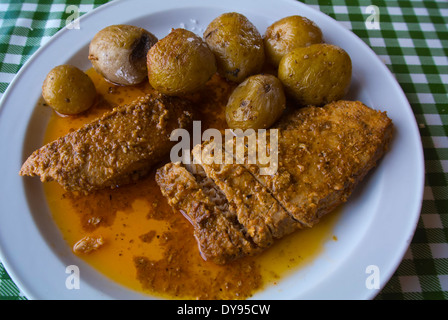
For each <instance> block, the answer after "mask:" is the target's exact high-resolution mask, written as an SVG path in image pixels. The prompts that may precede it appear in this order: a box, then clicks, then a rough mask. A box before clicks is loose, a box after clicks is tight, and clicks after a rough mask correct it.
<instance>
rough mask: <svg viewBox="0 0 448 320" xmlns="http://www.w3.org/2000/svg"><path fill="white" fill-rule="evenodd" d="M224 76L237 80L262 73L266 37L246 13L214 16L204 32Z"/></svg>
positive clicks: (240, 80)
mask: <svg viewBox="0 0 448 320" xmlns="http://www.w3.org/2000/svg"><path fill="white" fill-rule="evenodd" d="M203 36H204V39H205V42H207V44H208V46H209V47H210V48H211V49H212V51H213V53H214V54H215V56H216V61H217V63H218V72H219V73H220V75H221V76H223V77H225V78H227V79H228V80H230V81H234V82H237V83H240V82H242V81H243V80H244V79H246V78H247V77H248V76H250V75H253V74H256V73H259V72H260V70H261V68H262V67H263V63H264V48H263V38H262V37H261V35H260V33H259V32H258V30H257V29H256V28H255V26H254V25H253V24H252V23H251V22H250V21H249V20H248V19H247V18H246V17H245V16H243V15H242V14H239V13H235V12H229V13H224V14H222V15H220V16H219V17H217V18H216V19H214V20H213V21H212V22H211V23H210V24H209V25H208V26H207V29H206V30H205V32H204V35H203Z"/></svg>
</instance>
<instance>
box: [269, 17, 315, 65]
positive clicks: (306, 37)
mask: <svg viewBox="0 0 448 320" xmlns="http://www.w3.org/2000/svg"><path fill="white" fill-rule="evenodd" d="M263 40H264V47H265V51H266V59H267V60H268V61H269V62H270V63H271V64H273V65H274V66H278V64H279V63H280V59H281V58H282V57H283V56H284V55H285V54H287V53H288V52H289V51H291V50H292V49H295V48H300V47H307V46H309V45H312V44H316V43H322V41H323V39H322V31H321V30H320V28H319V27H318V26H317V25H316V24H315V23H314V22H313V21H311V20H309V19H307V18H305V17H302V16H289V17H285V18H283V19H280V20H278V21H276V22H274V23H273V24H272V25H270V26H269V27H268V28H267V29H266V32H265V35H264V38H263Z"/></svg>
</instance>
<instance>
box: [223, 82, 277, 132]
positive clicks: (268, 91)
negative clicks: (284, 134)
mask: <svg viewBox="0 0 448 320" xmlns="http://www.w3.org/2000/svg"><path fill="white" fill-rule="evenodd" d="M285 104H286V98H285V94H284V92H283V86H282V84H281V82H280V80H279V79H277V77H275V76H273V75H267V74H266V75H263V74H260V75H254V76H250V77H249V78H247V79H246V80H244V81H243V82H242V83H240V84H239V85H238V87H236V88H235V90H234V91H233V92H232V94H231V95H230V97H229V101H228V103H227V106H226V121H227V124H228V125H229V127H230V128H232V129H242V130H246V129H254V130H258V129H266V128H269V127H270V126H271V125H272V124H273V123H274V122H275V121H276V120H277V119H278V118H279V117H280V115H281V114H282V112H283V110H284V109H285Z"/></svg>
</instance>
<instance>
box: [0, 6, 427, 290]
mask: <svg viewBox="0 0 448 320" xmlns="http://www.w3.org/2000/svg"><path fill="white" fill-rule="evenodd" d="M136 1H139V0H115V1H112V2H108V3H106V4H103V5H100V6H99V7H97V8H95V9H93V10H92V11H90V12H87V13H86V14H84V15H82V16H81V17H80V23H82V21H83V19H86V18H87V17H89V16H91V15H94V14H98V12H99V11H100V10H106V9H107V8H109V7H112V6H115V5H118V6H119V5H123V3H126V2H136ZM282 1H283V2H285V3H288V4H290V5H294V6H298V7H306V8H308V9H311V10H313V11H315V14H317V15H321V16H322V17H325V18H326V19H328V20H331V21H332V23H338V24H339V22H338V21H337V20H335V19H333V18H332V17H330V16H328V15H326V14H325V13H323V12H321V11H319V10H317V9H315V8H313V7H311V6H309V5H306V4H304V3H301V2H298V1H295V0H282ZM194 2H195V4H197V3H202V4H207V5H210V6H213V5H214V4H215V3H216V1H212V2H210V1H209V2H206V1H194ZM253 2H254V3H258V2H257V1H253ZM264 2H269V0H265V1H264ZM272 2H273V1H272ZM277 3H278V2H277ZM180 5H181V6H180V7H185V6H187V7H188V6H190V3H188V4H184V3H182V2H180ZM162 11H163V9H162ZM151 13H152V12H147V14H151ZM67 30H68V29H67V27H63V28H62V29H61V30H59V31H58V32H56V33H55V34H54V35H53V36H52V37H51V38H50V39H49V40H48V41H47V42H46V43H45V44H44V45H42V46H41V47H39V48H38V49H37V50H36V51H35V52H34V53H33V54H32V56H31V57H30V58H29V59H28V60H27V61H26V62H25V63H24V64H23V66H22V67H21V69H20V70H19V72H18V73H17V74H16V75H15V77H14V78H13V80H12V81H11V82H10V84H9V85H8V87H7V89H6V90H5V92H4V93H3V95H2V98H1V100H0V123H2V122H1V120H2V118H3V117H2V116H3V114H4V113H5V111H4V109H5V108H4V104H5V103H6V101H7V99H8V97H9V95H10V92H11V91H12V90H13V88H14V87H15V86H16V83H17V82H19V81H20V79H21V78H22V76H23V74H24V73H25V72H26V71H27V69H28V68H29V66H30V65H31V64H32V63H33V61H34V60H35V59H36V57H37V56H39V55H40V54H41V52H42V51H43V50H45V49H46V48H47V47H48V46H50V45H51V43H53V42H54V41H56V39H57V38H59V37H61V36H63V35H64V34H65V33H66V32H67ZM346 30H347V31H348V32H350V33H351V34H352V36H353V37H354V38H356V39H357V40H359V41H358V42H359V43H362V44H363V45H364V46H365V49H367V50H369V51H371V53H372V54H373V55H374V56H375V57H376V59H378V61H379V62H380V63H381V66H382V67H383V72H386V73H389V75H390V76H391V77H393V78H394V76H393V73H392V72H391V71H390V70H389V69H388V68H387V66H386V65H384V64H383V63H382V62H381V61H380V59H379V57H378V56H377V55H376V53H375V52H374V51H373V49H372V48H370V47H369V46H368V45H367V44H366V43H365V42H364V41H363V40H362V39H360V38H359V37H358V36H357V35H356V34H354V32H352V31H351V30H349V29H346ZM394 80H395V84H396V86H397V89H398V90H397V91H398V92H400V94H401V96H402V97H401V98H402V99H403V101H404V103H405V104H406V105H407V107H408V108H409V110H408V111H410V113H411V114H412V115H414V113H413V111H412V108H411V106H410V104H409V101H408V100H407V98H406V95H405V94H404V91H403V89H402V88H401V86H400V85H399V83H398V81H397V80H396V79H395V78H394ZM414 120H415V118H414ZM413 127H414V134H416V136H417V138H418V142H419V147H420V148H419V151H420V152H419V155H418V156H417V162H418V164H419V165H418V167H419V168H420V170H421V171H420V177H419V180H420V184H419V187H420V188H419V190H420V192H417V195H418V197H417V198H416V201H415V202H416V203H417V204H418V205H417V207H416V208H415V209H416V210H415V211H416V212H417V214H415V216H414V220H415V221H414V223H413V228H412V231H410V232H409V237H408V239H406V242H403V243H402V246H401V249H400V250H399V251H400V253H401V256H400V259H395V263H394V264H393V267H391V269H390V272H389V273H388V274H387V275H386V277H387V281H384V282H383V283H382V286H381V289H382V288H383V287H384V286H385V285H386V283H387V282H388V281H389V280H390V278H391V277H392V275H393V273H394V272H395V271H396V269H397V268H398V266H399V265H400V263H401V262H402V260H403V257H404V255H405V253H406V250H407V249H408V247H409V245H410V243H411V240H412V237H413V235H414V233H415V230H416V228H417V222H418V219H419V217H420V213H421V207H422V203H423V193H424V177H425V166H424V155H423V145H422V142H421V135H420V133H419V131H418V127H417V123H416V121H415V123H414V126H413ZM0 258H1V259H0V260H1V262H2V264H3V265H4V268H5V270H6V271H7V272H8V274H9V276H10V277H11V279H12V280H13V281H14V283H15V284H17V286H18V287H19V289H20V291H21V292H22V293H24V294H25V296H26V298H28V299H35V298H36V297H33V294H31V293H29V292H27V288H26V286H25V285H24V284H23V282H22V279H20V277H19V276H17V275H16V273H15V271H14V270H13V269H14V268H13V267H12V266H10V265H9V263H8V259H6V255H5V252H4V250H3V248H2V246H1V245H0ZM381 289H380V290H378V291H372V292H371V294H367V295H366V296H365V297H363V298H366V299H372V298H374V297H375V296H376V294H378V293H379V292H380V291H381ZM37 299H39V298H38V297H37Z"/></svg>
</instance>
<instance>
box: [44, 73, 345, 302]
mask: <svg viewBox="0 0 448 320" xmlns="http://www.w3.org/2000/svg"><path fill="white" fill-rule="evenodd" d="M87 74H88V75H89V76H90V77H91V78H92V80H93V81H94V83H95V86H96V88H97V91H98V98H97V102H96V104H95V105H94V106H93V107H92V108H91V109H90V110H88V111H87V112H85V113H83V114H80V115H77V116H70V117H63V116H61V115H58V114H56V113H54V114H53V115H52V117H51V119H50V122H49V124H48V128H47V131H46V136H45V141H44V143H48V142H50V141H53V140H55V139H57V138H58V137H60V136H62V135H65V134H67V133H68V132H70V131H71V130H76V129H77V128H79V127H80V126H82V125H83V124H85V123H87V122H90V121H92V120H93V119H95V118H97V117H99V116H100V115H101V114H102V113H104V112H106V111H108V110H111V109H112V108H113V107H114V106H116V105H120V104H125V103H130V102H132V101H133V100H134V99H136V98H137V97H139V96H142V95H144V94H145V93H148V92H150V90H152V89H151V88H150V86H149V85H148V84H146V83H143V84H141V85H137V86H130V87H120V86H115V85H113V84H110V83H108V82H106V81H105V80H104V79H103V78H102V77H101V76H99V75H98V74H97V73H96V72H95V71H93V69H90V70H88V71H87ZM233 88H234V85H233V84H230V83H228V82H226V81H225V80H223V79H221V78H220V77H218V76H215V77H213V78H212V79H211V80H210V81H209V82H208V83H207V85H206V87H205V88H204V89H203V90H202V91H200V92H198V93H196V94H193V95H191V96H189V97H188V98H189V99H191V100H193V101H194V103H195V106H196V111H197V112H198V113H199V117H200V120H201V121H202V122H201V126H202V130H206V129H207V128H217V129H224V128H226V123H225V113H224V109H225V105H226V103H227V98H228V96H229V94H230V93H231V91H232V90H233ZM168 160H169V159H167V161H168ZM162 165H163V163H161V164H160V166H162ZM160 166H156V168H154V170H153V171H152V172H151V174H149V175H148V176H147V177H146V178H144V179H142V180H141V181H139V182H137V183H135V184H132V185H127V186H122V187H119V188H116V189H107V190H100V191H96V192H93V193H91V194H88V195H85V194H82V193H77V192H67V191H65V190H64V189H63V188H62V187H60V186H59V185H58V184H57V183H55V182H49V183H45V184H44V188H45V194H46V197H47V201H48V204H49V206H50V209H51V211H52V214H53V217H54V220H55V222H56V224H57V225H58V227H59V228H60V230H61V232H62V234H63V236H64V238H65V240H66V241H67V243H68V245H69V246H71V247H73V246H74V245H75V244H76V243H77V242H78V241H79V240H80V239H82V238H84V237H86V236H91V237H101V238H102V239H103V240H104V244H103V245H102V246H100V247H99V248H98V249H97V250H93V251H91V252H89V253H75V252H74V254H78V255H79V256H80V257H81V258H82V259H84V260H85V261H86V262H87V263H89V264H90V265H91V266H93V267H94V268H96V269H97V270H98V271H99V272H101V273H103V274H104V275H106V276H108V277H109V278H110V279H112V280H113V281H115V282H117V283H120V284H122V285H123V286H126V287H128V288H131V289H134V290H136V291H138V292H141V293H143V294H148V295H151V296H155V297H159V298H165V299H246V298H249V297H251V296H252V295H253V294H255V293H257V292H258V291H260V290H262V289H263V288H265V287H266V286H272V285H274V286H275V285H276V284H277V282H278V281H281V279H282V278H285V277H286V276H287V275H288V274H290V273H291V272H294V271H295V270H298V268H299V267H300V266H302V265H304V264H305V263H307V262H309V261H312V259H313V258H314V257H316V256H317V255H318V254H319V253H320V252H322V250H323V246H324V243H325V242H327V241H333V240H335V239H336V237H335V236H334V235H333V233H332V230H333V226H334V224H335V222H336V220H337V216H338V214H337V213H332V214H330V215H328V216H327V217H325V218H324V219H322V221H321V222H320V223H319V224H317V225H316V226H315V227H313V228H312V229H309V230H299V231H297V232H296V233H294V234H292V235H290V236H287V237H285V238H284V239H282V240H280V241H277V243H275V244H274V245H273V246H272V247H271V248H269V249H268V250H267V251H266V252H264V253H262V254H261V255H259V256H257V257H248V258H243V259H241V260H238V261H235V262H233V263H230V264H228V265H224V266H218V265H215V264H213V263H212V262H207V261H204V260H203V259H202V257H201V255H200V253H199V250H198V247H197V243H196V240H195V238H194V236H193V227H192V226H191V225H190V223H189V222H188V221H187V220H186V219H185V218H184V217H183V216H182V214H181V213H180V212H176V211H174V210H173V209H172V208H171V207H170V206H169V205H168V203H167V201H166V200H165V198H164V197H163V196H162V194H161V192H160V190H159V187H158V186H157V184H156V182H155V179H154V175H155V170H156V169H157V167H160ZM297 286H300V283H298V284H297Z"/></svg>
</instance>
